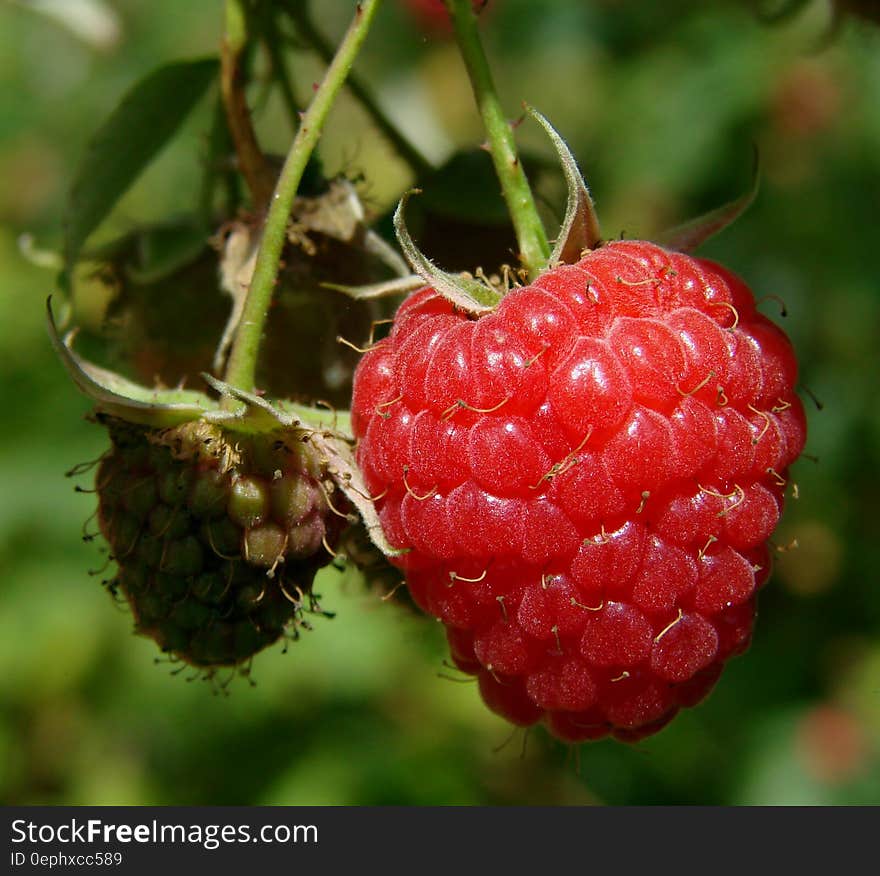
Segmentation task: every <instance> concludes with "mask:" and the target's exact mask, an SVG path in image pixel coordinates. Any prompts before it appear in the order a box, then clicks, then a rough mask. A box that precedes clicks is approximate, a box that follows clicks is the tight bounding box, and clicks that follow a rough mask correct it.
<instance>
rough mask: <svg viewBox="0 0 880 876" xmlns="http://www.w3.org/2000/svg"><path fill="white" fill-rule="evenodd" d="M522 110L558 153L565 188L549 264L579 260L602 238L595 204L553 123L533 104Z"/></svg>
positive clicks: (570, 262)
mask: <svg viewBox="0 0 880 876" xmlns="http://www.w3.org/2000/svg"><path fill="white" fill-rule="evenodd" d="M526 110H527V112H528V113H529V115H530V116H531V117H532V118H533V119H535V121H537V122H538V123H539V124H540V125H541V127H542V128H543V129H544V130H545V131H546V132H547V136H549V137H550V140H551V142H552V143H553V146H554V147H555V149H556V152H557V154H558V155H559V161H560V162H561V164H562V172H563V174H564V175H565V182H566V185H567V187H568V201H567V203H566V207H565V217H564V218H563V220H562V226H561V227H560V229H559V236H558V237H557V238H556V243H555V244H554V245H553V250H552V252H551V253H550V265H551V266H554V265H558V264H574V263H575V262H578V261H580V259H581V256H582V254H583V253H584V252H585V251H586V250H590V249H595V247H596V246H598V244H599V243H600V242H601V240H602V233H601V231H600V230H599V218H598V216H597V215H596V206H595V204H594V203H593V197H592V195H591V194H590V190H589V189H588V188H587V184H586V182H584V176H583V174H582V173H581V170H580V168H579V167H578V164H577V161H576V160H575V157H574V155H572V152H571V150H570V149H569V148H568V144H567V143H566V142H565V140H563V139H562V137H560V135H559V133H558V132H557V131H556V129H555V128H554V127H553V125H551V124H550V122H548V121H547V119H546V118H545V117H544V116H543V115H541V113H539V112H538V111H537V110H536V109H535V108H534V107H526Z"/></svg>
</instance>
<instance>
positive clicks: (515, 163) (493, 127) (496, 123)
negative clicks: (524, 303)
mask: <svg viewBox="0 0 880 876" xmlns="http://www.w3.org/2000/svg"><path fill="white" fill-rule="evenodd" d="M444 2H445V4H446V8H447V9H448V10H449V14H450V15H451V17H452V24H453V27H454V28H455V36H456V40H457V42H458V47H459V51H460V52H461V56H462V58H463V60H464V63H465V67H466V68H467V72H468V76H469V77H470V80H471V87H472V88H473V92H474V99H475V100H476V102H477V107H478V109H479V111H480V115H481V116H482V118H483V126H484V128H485V130H486V137H487V139H488V142H489V152H490V154H491V156H492V163H493V164H494V165H495V172H496V174H497V175H498V181H499V182H500V183H501V191H502V193H503V195H504V200H505V202H506V204H507V210H508V212H509V213H510V218H511V221H512V222H513V228H514V231H515V232H516V239H517V243H518V244H519V249H520V261H521V262H522V265H523V267H524V268H525V269H526V271H527V273H528V275H529V278H530V279H534V277H535V276H537V274H539V273H540V272H541V270H543V269H544V268H545V267H546V265H547V261H548V259H549V257H550V243H549V241H548V240H547V233H546V231H545V230H544V225H543V223H542V222H541V218H540V216H539V215H538V208H537V207H536V205H535V199H534V197H533V195H532V190H531V188H530V187H529V181H528V179H526V174H525V171H524V170H523V166H522V163H521V162H520V160H519V156H518V155H517V151H516V141H515V140H514V137H513V129H512V128H511V127H510V123H509V122H508V121H507V119H506V117H505V115H504V111H503V110H502V108H501V101H500V99H499V97H498V92H497V90H496V88H495V83H494V81H493V79H492V71H491V70H490V68H489V62H488V60H487V58H486V53H485V51H484V49H483V44H482V41H481V40H480V34H479V30H478V28H477V16H476V14H475V13H474V10H473V7H472V5H471V0H444Z"/></svg>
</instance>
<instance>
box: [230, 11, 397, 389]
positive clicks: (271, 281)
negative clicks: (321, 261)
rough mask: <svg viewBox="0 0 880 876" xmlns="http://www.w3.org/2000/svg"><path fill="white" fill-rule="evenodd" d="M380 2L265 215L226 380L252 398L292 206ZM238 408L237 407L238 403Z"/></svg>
mask: <svg viewBox="0 0 880 876" xmlns="http://www.w3.org/2000/svg"><path fill="white" fill-rule="evenodd" d="M380 2H381V0H363V2H360V3H358V4H357V11H356V12H355V16H354V20H353V21H352V23H351V25H350V26H349V28H348V31H347V32H346V34H345V36H344V37H343V39H342V42H341V43H340V44H339V48H338V49H337V52H336V56H335V57H334V58H333V62H332V63H331V64H330V66H329V67H328V68H327V72H326V74H325V76H324V79H323V81H322V82H321V84H320V86H318V89H317V91H316V92H315V95H314V97H313V98H312V102H311V104H310V105H309V108H308V109H307V110H306V112H305V114H304V115H303V117H302V123H301V124H300V127H299V130H298V131H297V133H296V137H295V138H294V140H293V145H292V146H291V147H290V152H289V153H288V155H287V159H286V160H285V162H284V167H283V168H282V169H281V175H280V176H279V177H278V183H277V185H276V187H275V192H274V194H273V195H272V199H271V202H270V205H269V212H268V214H267V215H266V223H265V225H264V227H263V237H262V240H261V241H260V248H259V251H258V252H257V262H256V267H255V268H254V276H253V279H252V280H251V285H250V289H249V290H248V295H247V299H246V301H245V304H244V309H243V311H242V314H241V320H240V322H239V324H238V328H237V330H236V334H235V340H234V341H233V344H232V352H231V353H230V355H229V363H228V365H227V367H226V374H225V376H224V380H225V381H226V383H229V384H230V385H232V386H235V387H237V388H239V389H243V390H245V391H246V392H252V391H253V389H254V379H255V374H256V370H257V356H258V354H259V350H260V343H261V341H262V337H263V327H264V326H265V324H266V316H267V313H268V310H269V305H270V303H271V301H272V293H273V291H274V289H275V279H276V277H277V276H278V267H279V263H280V261H281V253H282V251H283V249H284V242H285V240H286V237H287V223H288V220H289V218H290V211H291V208H292V207H293V200H294V198H295V197H296V193H297V189H298V188H299V184H300V180H301V179H302V175H303V172H304V171H305V168H306V165H307V164H308V161H309V158H310V157H311V154H312V152H313V150H314V148H315V146H316V145H317V143H318V139H319V138H320V136H321V131H322V130H323V127H324V122H325V121H326V119H327V115H328V113H329V112H330V108H331V107H332V106H333V103H334V101H335V100H336V97H337V95H338V94H339V91H340V89H341V88H342V85H343V83H344V82H345V78H346V76H347V75H348V71H349V70H350V69H351V65H352V64H353V63H354V59H355V58H356V57H357V53H358V51H359V49H360V47H361V44H362V43H363V41H364V39H365V38H366V36H367V32H368V31H369V29H370V24H371V23H372V21H373V17H374V16H375V14H376V10H377V8H378V6H379V3H380ZM235 404H237V403H235Z"/></svg>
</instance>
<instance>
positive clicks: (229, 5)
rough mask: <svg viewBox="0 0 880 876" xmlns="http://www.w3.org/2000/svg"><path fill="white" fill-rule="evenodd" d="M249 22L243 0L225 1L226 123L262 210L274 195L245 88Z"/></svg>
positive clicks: (222, 70)
mask: <svg viewBox="0 0 880 876" xmlns="http://www.w3.org/2000/svg"><path fill="white" fill-rule="evenodd" d="M247 42H248V25H247V12H246V10H245V3H244V0H226V12H225V24H224V33H223V43H222V46H221V51H220V92H221V94H222V97H223V108H224V109H225V111H226V123H227V125H228V126H229V133H230V134H231V135H232V142H233V143H234V144H235V154H236V156H237V157H238V163H239V166H240V167H241V172H242V175H243V176H244V178H245V180H246V182H247V186H248V189H249V190H250V193H251V198H252V199H253V202H254V207H255V208H256V209H257V210H263V209H264V208H265V206H266V204H268V203H269V198H270V197H271V195H272V187H273V177H272V171H271V169H270V168H269V165H268V163H267V161H266V156H265V155H263V153H262V151H261V150H260V145H259V143H258V142H257V135H256V133H255V132H254V127H253V125H252V123H251V114H250V111H249V109H248V105H247V96H246V94H245V89H244V73H243V69H242V63H241V60H242V55H243V54H244V52H245V49H246V48H247Z"/></svg>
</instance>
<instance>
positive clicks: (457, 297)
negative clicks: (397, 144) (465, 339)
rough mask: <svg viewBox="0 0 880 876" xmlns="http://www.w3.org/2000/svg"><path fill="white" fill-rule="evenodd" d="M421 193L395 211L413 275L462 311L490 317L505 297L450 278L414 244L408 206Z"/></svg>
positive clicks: (462, 278)
mask: <svg viewBox="0 0 880 876" xmlns="http://www.w3.org/2000/svg"><path fill="white" fill-rule="evenodd" d="M417 192H418V189H413V190H412V191H410V192H407V193H406V194H405V195H404V196H403V197H402V198H401V199H400V203H399V204H398V205H397V209H396V210H395V211H394V232H395V234H396V235H397V242H398V243H399V244H400V248H401V250H403V255H404V257H405V258H406V260H407V261H408V262H409V265H410V267H411V268H412V269H413V271H414V272H415V273H416V274H418V275H419V276H420V277H421V278H422V279H423V280H424V281H425V284H426V285H428V286H430V287H431V288H433V289H434V290H436V291H437V292H438V293H439V294H440V295H442V296H443V297H444V298H446V299H447V300H448V301H451V302H452V303H453V304H454V305H455V306H456V307H458V308H459V309H460V310H464V311H465V312H466V313H472V314H475V315H478V314H481V313H488V312H489V311H490V310H493V309H494V308H495V306H496V305H497V304H498V302H499V301H500V300H501V295H500V294H499V293H498V292H497V291H496V290H495V289H493V288H492V287H491V286H489V285H488V284H486V283H482V282H480V281H479V280H475V279H473V278H472V277H468V276H467V275H465V274H449V273H447V272H446V271H443V270H441V269H440V268H438V267H437V266H436V265H435V264H434V263H433V262H432V261H431V260H430V259H429V258H428V257H427V256H426V255H425V254H424V253H423V252H422V251H421V250H420V249H419V248H418V247H417V246H416V245H415V243H414V242H413V239H412V237H411V236H410V233H409V230H408V229H407V227H406V222H405V220H404V217H403V213H404V210H405V208H406V202H407V201H408V200H409V197H410V195H412V194H414V193H417Z"/></svg>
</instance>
